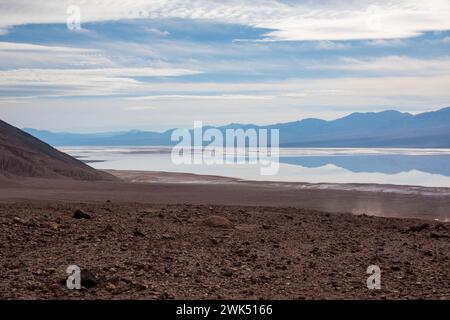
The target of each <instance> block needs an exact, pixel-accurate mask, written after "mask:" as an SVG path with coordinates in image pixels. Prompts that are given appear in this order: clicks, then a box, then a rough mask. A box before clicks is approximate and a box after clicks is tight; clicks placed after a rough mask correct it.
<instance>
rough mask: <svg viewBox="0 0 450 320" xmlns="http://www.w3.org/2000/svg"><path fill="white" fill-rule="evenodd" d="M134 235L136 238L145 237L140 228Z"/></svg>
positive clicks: (136, 229) (135, 230)
mask: <svg viewBox="0 0 450 320" xmlns="http://www.w3.org/2000/svg"><path fill="white" fill-rule="evenodd" d="M133 235H134V236H135V237H145V234H143V233H142V232H141V231H140V230H139V229H138V228H135V229H134V230H133Z"/></svg>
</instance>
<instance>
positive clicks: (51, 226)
mask: <svg viewBox="0 0 450 320" xmlns="http://www.w3.org/2000/svg"><path fill="white" fill-rule="evenodd" d="M47 226H48V227H49V228H50V229H52V230H55V231H57V230H58V229H59V224H57V223H56V222H49V223H48V224H47Z"/></svg>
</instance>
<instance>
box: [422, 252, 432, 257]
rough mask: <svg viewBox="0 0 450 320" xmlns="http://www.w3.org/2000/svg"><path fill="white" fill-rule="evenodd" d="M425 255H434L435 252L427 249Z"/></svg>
mask: <svg viewBox="0 0 450 320" xmlns="http://www.w3.org/2000/svg"><path fill="white" fill-rule="evenodd" d="M423 255H424V256H427V257H432V256H433V252H431V251H430V250H426V251H424V252H423Z"/></svg>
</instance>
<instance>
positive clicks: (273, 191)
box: [0, 171, 450, 222]
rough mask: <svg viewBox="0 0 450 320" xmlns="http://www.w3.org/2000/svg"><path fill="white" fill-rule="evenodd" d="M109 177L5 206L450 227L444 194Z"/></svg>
mask: <svg viewBox="0 0 450 320" xmlns="http://www.w3.org/2000/svg"><path fill="white" fill-rule="evenodd" d="M108 172H110V173H113V174H115V175H116V176H118V177H119V178H120V179H121V181H116V182H113V181H77V180H68V179H38V178H20V179H14V180H13V182H12V183H1V184H0V202H11V201H12V202H17V201H56V202H71V203H74V202H75V203H80V202H86V203H99V202H105V201H107V200H111V201H114V202H119V203H149V204H198V205H225V206H233V205H234V206H265V207H280V208H281V207H284V208H286V207H295V208H303V209H311V210H318V211H322V212H330V213H352V214H356V215H361V214H365V215H371V216H381V217H387V218H390V217H393V218H413V219H422V220H429V221H431V220H439V221H442V222H448V221H450V196H449V195H448V190H447V189H443V188H437V189H436V188H433V189H432V190H429V188H422V187H418V188H417V187H393V186H373V185H364V186H359V185H358V186H355V185H347V186H346V185H327V184H321V185H314V184H299V183H278V182H260V181H243V180H238V179H233V178H223V177H217V176H198V175H192V174H177V173H161V172H159V173H155V172H141V171H108ZM393 189H395V191H396V192H393V191H392V190H393ZM406 191H407V192H406ZM431 191H432V192H431Z"/></svg>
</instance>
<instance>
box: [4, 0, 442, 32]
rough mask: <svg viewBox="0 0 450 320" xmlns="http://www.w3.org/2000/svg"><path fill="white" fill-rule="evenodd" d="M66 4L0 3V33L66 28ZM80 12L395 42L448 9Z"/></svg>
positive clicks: (102, 8) (99, 7)
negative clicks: (46, 25)
mask: <svg viewBox="0 0 450 320" xmlns="http://www.w3.org/2000/svg"><path fill="white" fill-rule="evenodd" d="M68 4H69V3H68V2H66V1H58V0H49V1H45V2H43V3H40V4H39V6H38V5H36V4H34V3H32V2H30V1H28V0H7V1H2V2H1V3H0V11H1V12H2V20H1V21H0V30H5V29H7V28H10V27H12V26H16V25H23V24H31V23H65V22H66V18H67V15H66V7H67V6H68ZM70 4H75V5H79V6H80V8H81V9H82V21H84V22H93V21H108V20H121V19H130V18H141V19H152V18H158V19H161V18H179V19H196V20H205V21H215V22H221V23H229V24H241V25H246V26H251V27H257V28H266V29H271V30H273V31H271V32H268V33H267V35H266V37H267V38H268V39H271V40H284V41H286V40H362V39H396V38H408V37H414V36H417V35H419V34H421V33H423V32H426V31H433V30H449V29H450V19H448V12H449V11H450V3H449V2H448V1H446V0H429V1H421V0H399V1H395V2H392V1H390V0H377V1H358V2H351V5H349V3H347V2H342V1H337V0H330V1H325V2H320V3H316V2H312V1H298V2H291V1H290V2H288V3H284V2H280V1H269V0H240V1H237V0H230V1H226V2H225V1H216V0H195V1H186V0H159V1H156V0H134V1H131V0H128V1H115V0H93V1H71V2H70Z"/></svg>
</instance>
